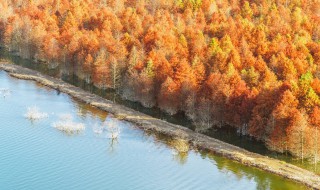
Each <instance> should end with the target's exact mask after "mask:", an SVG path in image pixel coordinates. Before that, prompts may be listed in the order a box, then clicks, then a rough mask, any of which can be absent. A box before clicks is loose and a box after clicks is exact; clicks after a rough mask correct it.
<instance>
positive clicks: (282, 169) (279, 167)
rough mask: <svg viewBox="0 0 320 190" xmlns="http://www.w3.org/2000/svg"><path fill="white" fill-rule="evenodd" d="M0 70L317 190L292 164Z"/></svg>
mask: <svg viewBox="0 0 320 190" xmlns="http://www.w3.org/2000/svg"><path fill="white" fill-rule="evenodd" d="M0 70H3V71H6V72H7V73H8V74H9V75H10V76H12V77H15V78H19V79H24V80H32V81H35V82H38V83H40V84H42V85H44V86H47V87H50V88H53V89H56V90H59V91H60V92H63V93H66V94H68V95H70V96H72V97H74V98H76V99H77V100H79V101H81V102H84V103H86V104H89V105H91V106H94V107H97V108H99V109H101V110H104V111H107V112H109V113H111V114H114V115H115V117H117V118H119V119H122V120H125V121H128V122H131V123H133V124H136V126H137V127H138V128H140V129H142V130H144V131H153V132H157V133H160V134H164V135H167V136H170V137H172V138H180V139H184V140H187V141H188V142H189V143H190V145H191V146H192V147H195V148H197V149H202V150H208V151H210V152H212V153H214V154H216V155H219V156H222V157H225V158H227V159H230V160H234V161H237V162H239V163H242V164H244V165H246V166H250V167H255V168H258V169H261V170H264V171H267V172H270V173H273V174H276V175H279V176H282V177H284V178H287V179H290V180H293V181H296V182H298V183H301V184H304V185H306V186H307V187H310V188H313V189H320V176H318V175H316V174H315V173H313V172H310V171H308V170H305V169H302V168H300V167H297V166H294V165H292V164H288V163H285V162H283V161H280V160H277V159H273V158H269V157H267V156H263V155H260V154H257V153H252V152H249V151H247V150H245V149H242V148H239V147H237V146H234V145H231V144H228V143H225V142H222V141H220V140H217V139H214V138H211V137H208V136H206V135H203V134H200V133H196V132H194V131H192V130H190V129H188V128H186V127H183V126H180V125H175V124H172V123H169V122H167V121H164V120H161V119H157V118H153V117H151V116H148V115H146V114H143V113H141V112H138V111H135V110H133V109H130V108H127V107H125V106H122V105H119V104H116V103H113V102H111V101H109V100H106V99H104V98H102V97H99V96H97V95H94V94H91V93H89V92H86V91H84V90H82V89H81V88H78V87H75V86H73V85H71V84H68V83H66V82H64V81H62V80H60V79H57V78H54V77H50V76H47V75H44V74H41V73H40V72H37V71H34V70H30V69H27V68H24V67H21V66H18V65H14V64H10V63H8V62H6V61H0Z"/></svg>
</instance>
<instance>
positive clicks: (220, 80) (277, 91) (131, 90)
mask: <svg viewBox="0 0 320 190" xmlns="http://www.w3.org/2000/svg"><path fill="white" fill-rule="evenodd" d="M0 10H1V11H0V41H1V42H0V43H1V45H2V46H4V47H5V48H7V49H8V50H9V51H12V52H15V53H17V54H18V55H19V56H21V57H23V58H26V59H33V60H36V61H37V62H38V63H39V64H47V65H48V66H49V67H52V68H54V67H57V66H59V65H65V66H67V67H69V68H72V69H73V71H74V72H75V73H76V75H77V76H78V77H80V78H81V79H83V80H85V81H87V82H88V83H92V84H94V85H95V86H97V87H99V88H103V89H114V90H115V91H116V92H117V93H119V94H120V95H121V96H122V97H123V98H125V99H128V100H132V101H136V102H140V103H141V104H143V105H144V106H146V107H158V108H160V109H161V110H163V111H165V112H167V113H168V114H172V115H173V114H176V113H178V112H183V113H185V115H186V116H187V117H188V118H189V119H190V120H192V121H193V123H194V125H195V126H196V130H197V131H199V132H201V131H205V130H208V129H210V128H219V127H225V126H226V125H229V126H232V127H234V128H237V129H238V131H240V133H242V134H244V135H249V136H251V137H253V138H255V139H257V140H261V141H263V142H264V143H265V144H266V145H267V147H268V148H269V149H271V150H274V151H277V152H281V153H290V154H292V155H294V156H296V157H299V158H301V159H305V158H310V159H313V160H314V161H318V160H320V155H319V153H318V152H320V146H318V139H319V140H320V134H319V133H320V131H319V127H320V98H319V96H320V67H319V66H320V1H319V0H247V1H245V0H82V1H78V0H28V1H25V0H2V1H1V2H0Z"/></svg>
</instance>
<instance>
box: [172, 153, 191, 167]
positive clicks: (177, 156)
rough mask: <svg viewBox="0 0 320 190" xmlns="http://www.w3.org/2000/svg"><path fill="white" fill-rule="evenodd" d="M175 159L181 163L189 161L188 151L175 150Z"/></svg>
mask: <svg viewBox="0 0 320 190" xmlns="http://www.w3.org/2000/svg"><path fill="white" fill-rule="evenodd" d="M173 159H174V160H175V161H177V163H179V164H180V165H184V164H186V163H187V161H188V153H187V152H174V153H173Z"/></svg>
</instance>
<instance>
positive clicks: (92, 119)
mask: <svg viewBox="0 0 320 190" xmlns="http://www.w3.org/2000/svg"><path fill="white" fill-rule="evenodd" d="M0 89H9V90H10V91H11V94H9V95H7V96H5V97H4V96H3V95H0V121H1V123H0V189H1V190H22V189H23V190H24V189H33V190H35V189H57V190H64V189H66V190H73V189H74V190H82V189H83V190H87V189H90V190H96V189H97V190H98V189H101V190H106V189H114V190H129V189H130V190H131V189H132V190H134V189H137V190H151V189H152V190H158V189H159V190H160V189H161V190H162V189H163V190H167V189H168V190H178V189H179V190H180V189H181V190H188V189H190V190H191V189H192V190H194V189H197V190H198V189H199V190H202V189H203V190H208V189H226V190H227V189H228V190H229V189H239V190H241V189H243V190H250V189H282V190H284V189H288V190H294V189H304V187H303V186H301V185H299V184H296V183H294V182H291V181H288V180H286V179H283V178H281V177H278V176H275V175H272V174H269V173H267V172H263V171H260V170H258V169H254V168H250V167H246V166H243V165H241V164H238V163H235V162H233V161H229V160H227V159H225V158H222V157H218V156H214V155H212V154H209V153H206V152H197V151H195V150H190V151H189V153H188V154H177V153H176V152H175V151H174V149H173V148H171V147H170V146H169V145H168V143H167V141H168V139H167V138H164V137H161V136H159V135H157V134H146V133H144V132H143V131H141V130H139V129H137V128H136V127H135V126H134V125H132V124H130V123H128V122H124V121H119V120H116V119H114V118H113V117H112V115H110V114H108V113H106V112H103V111H100V110H98V109H95V108H93V107H90V106H87V105H84V104H82V103H79V102H77V101H76V100H74V99H73V98H71V97H69V96H68V95H66V94H63V93H58V92H57V91H55V90H52V89H49V88H46V87H43V86H41V85H39V84H37V83H35V82H32V81H24V80H18V79H14V78H11V77H9V76H8V75H7V74H6V73H5V72H3V71H1V72H0ZM32 106H37V107H38V108H39V110H41V111H42V112H45V113H47V114H48V117H46V118H43V119H41V120H38V121H30V120H28V119H27V118H25V117H24V115H25V113H26V112H27V108H28V107H32ZM63 114H69V115H71V116H72V118H73V121H74V122H77V123H83V124H84V125H85V126H86V128H85V130H84V131H82V132H80V133H76V134H68V133H64V132H61V131H59V130H57V129H56V128H54V127H53V123H55V122H57V121H58V120H60V118H61V115H63ZM105 121H108V122H109V123H110V122H114V123H116V124H117V126H118V127H119V128H120V131H121V132H120V135H119V137H118V139H117V140H111V139H110V138H109V137H108V135H107V134H104V133H102V134H97V133H95V132H96V129H97V126H100V125H101V124H102V123H103V122H105Z"/></svg>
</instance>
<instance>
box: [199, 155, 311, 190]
mask: <svg viewBox="0 0 320 190" xmlns="http://www.w3.org/2000/svg"><path fill="white" fill-rule="evenodd" d="M200 153H201V157H203V158H208V159H210V160H212V161H213V163H214V165H216V167H217V169H219V170H220V171H221V172H223V173H227V174H230V173H232V174H233V175H235V176H236V177H237V179H238V180H241V179H243V178H246V179H249V180H254V181H255V182H256V184H257V187H256V189H258V190H266V189H271V190H273V189H274V190H277V189H281V190H298V189H299V190H300V189H306V188H305V187H304V186H303V185H297V184H296V183H295V182H293V181H289V180H287V181H286V182H284V180H286V179H284V178H283V177H280V176H277V175H274V174H271V173H267V172H264V171H261V170H259V169H256V168H252V167H248V166H244V165H242V164H240V163H237V162H234V161H231V160H228V159H226V158H222V157H220V156H216V155H214V154H212V153H208V152H205V151H201V152H200Z"/></svg>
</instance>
